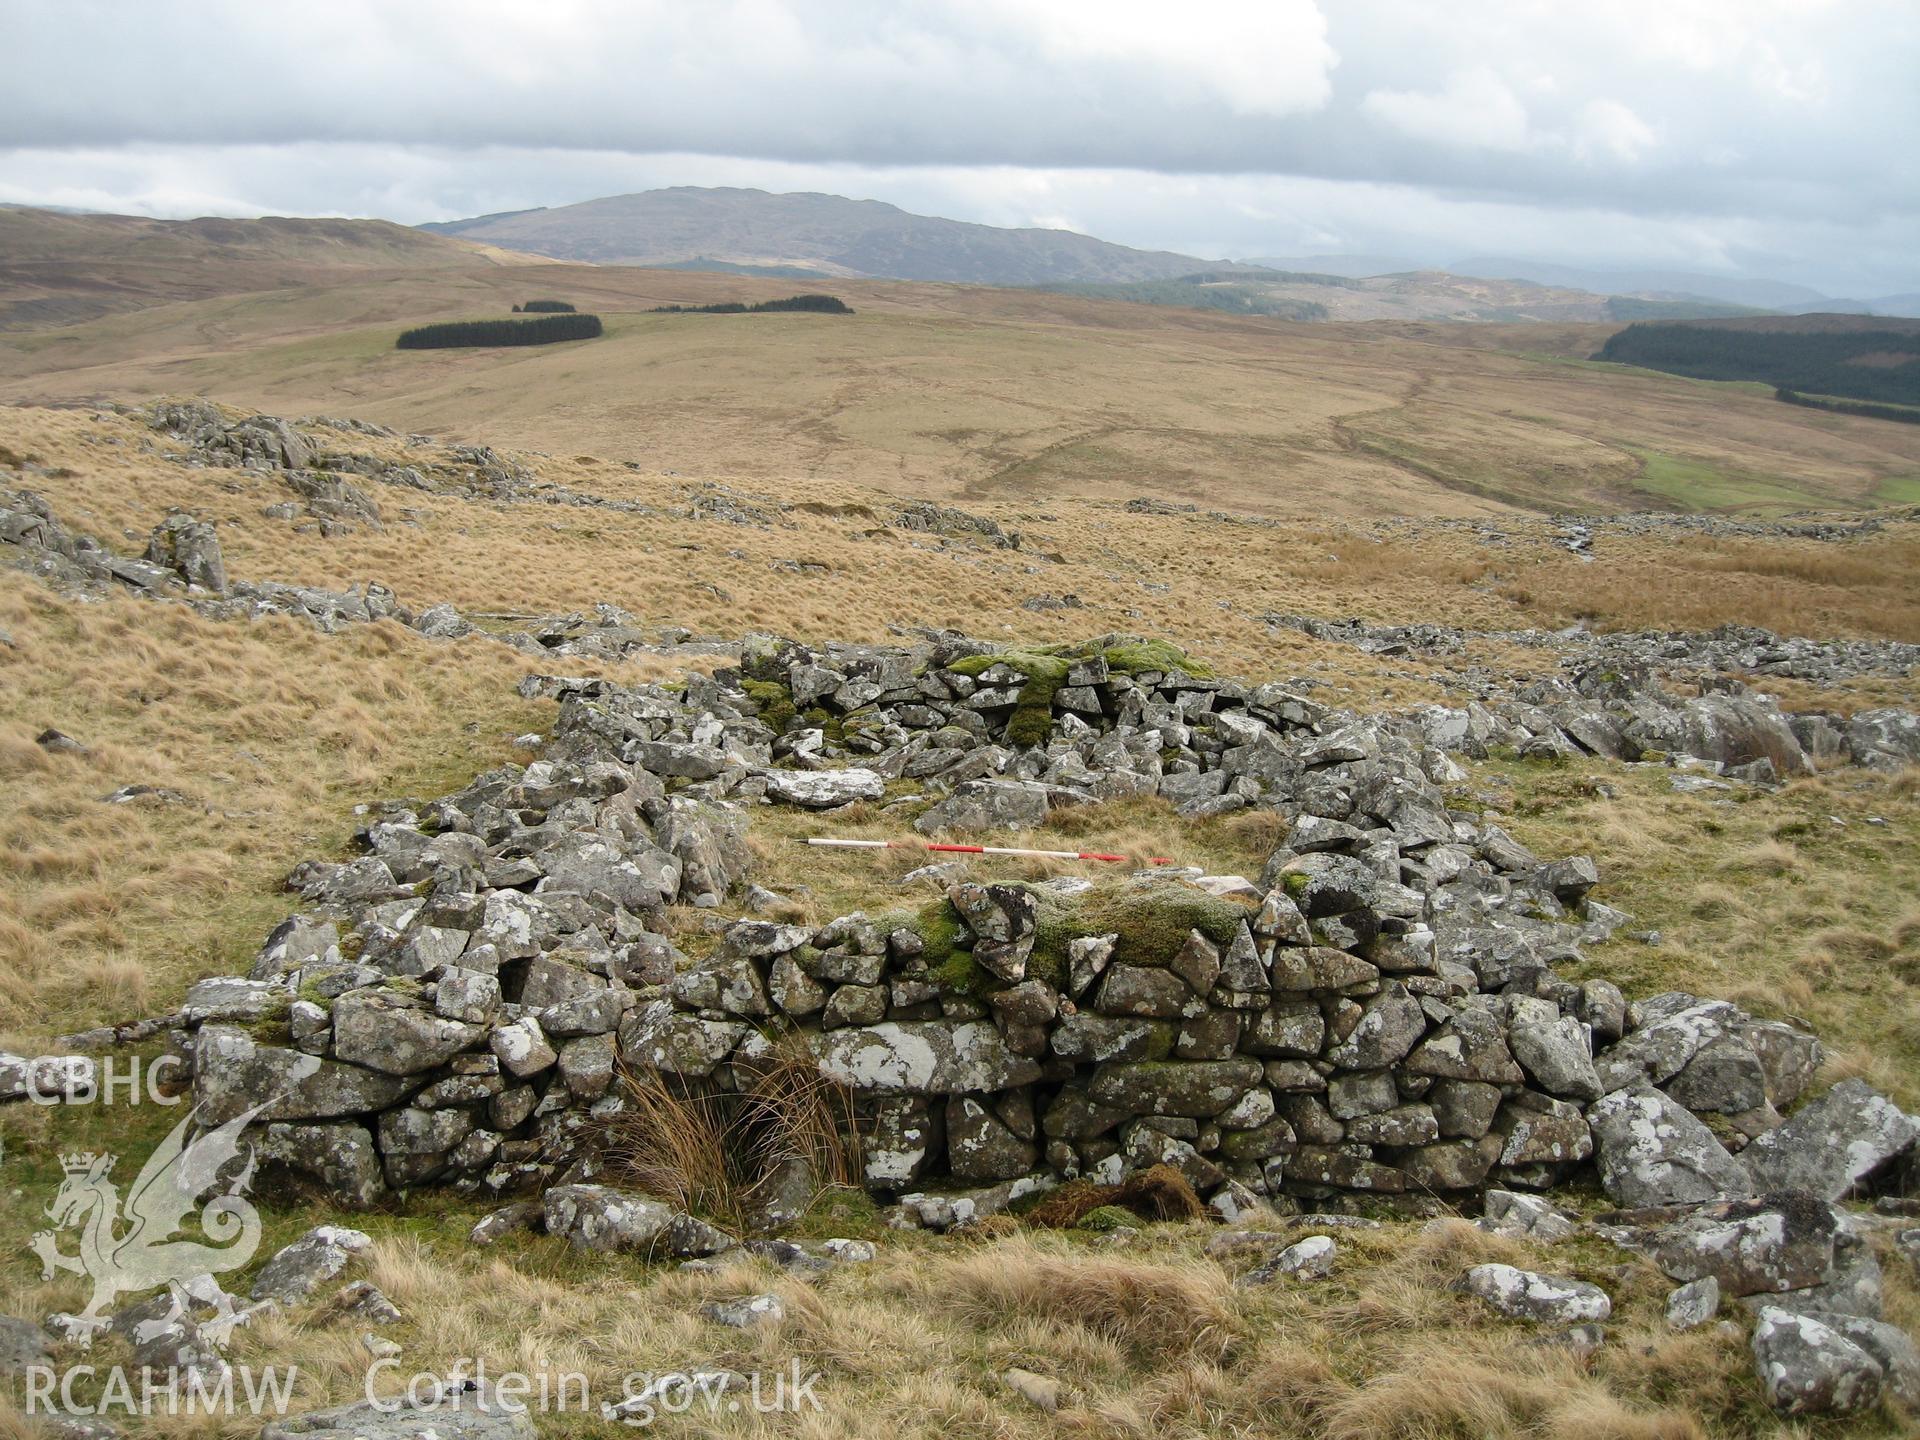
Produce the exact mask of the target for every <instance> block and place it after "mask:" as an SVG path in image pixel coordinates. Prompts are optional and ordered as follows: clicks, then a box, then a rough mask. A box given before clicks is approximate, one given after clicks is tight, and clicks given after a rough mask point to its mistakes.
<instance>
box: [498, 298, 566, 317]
mask: <svg viewBox="0 0 1920 1440" xmlns="http://www.w3.org/2000/svg"><path fill="white" fill-rule="evenodd" d="M523 311H524V312H525V313H526V314H528V315H571V314H573V313H574V310H573V306H571V305H569V304H568V303H567V302H566V301H564V300H529V301H527V303H526V304H524V305H516V306H514V307H513V313H514V314H516V315H518V314H520V313H522V312H523Z"/></svg>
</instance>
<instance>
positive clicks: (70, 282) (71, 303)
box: [0, 206, 522, 331]
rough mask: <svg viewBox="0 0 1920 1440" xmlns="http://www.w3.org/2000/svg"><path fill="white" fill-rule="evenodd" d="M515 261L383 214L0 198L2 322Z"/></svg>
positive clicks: (35, 323)
mask: <svg viewBox="0 0 1920 1440" xmlns="http://www.w3.org/2000/svg"><path fill="white" fill-rule="evenodd" d="M521 261H522V257H518V256H512V255H508V254H505V253H503V252H501V251H499V250H496V249H494V248H493V247H491V246H487V245H482V244H474V243H472V242H469V241H464V240H454V239H449V238H447V237H444V236H439V235H425V234H422V233H421V232H420V231H418V230H414V229H410V228H408V227H407V226H405V225H395V224H393V223H391V222H390V221H386V220H332V219H302V218H288V217H279V216H271V217H268V218H265V219H260V220H226V219H203V220H153V219H149V218H147V217H146V216H139V215H89V214H77V213H69V212H62V211H53V210H33V209H28V208H25V207H21V206H0V331H5V330H29V329H46V328H49V327H52V326H60V325H72V324H77V323H79V322H81V321H85V320H91V319H95V318H97V317H99V316H103V315H112V314H117V313H120V312H123V311H128V310H138V309H141V308H144V307H146V306H149V305H161V304H167V303H170V302H173V301H180V300H193V299H201V298H206V297H210V296H216V295H232V294H241V293H247V292H254V291H261V290H275V289H280V288H283V287H286V286H293V285H306V284H313V283H321V282H324V281H325V280H327V279H329V278H334V277H338V276H341V275H347V274H357V275H372V274H402V273H406V272H409V271H416V270H454V269H464V268H468V267H471V266H476V265H478V266H488V265H511V264H516V263H521Z"/></svg>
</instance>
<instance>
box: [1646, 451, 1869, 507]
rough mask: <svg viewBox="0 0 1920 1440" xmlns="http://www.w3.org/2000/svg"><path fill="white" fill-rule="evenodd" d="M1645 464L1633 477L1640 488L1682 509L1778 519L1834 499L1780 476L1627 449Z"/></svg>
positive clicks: (1657, 452) (1681, 456)
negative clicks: (1717, 511) (1793, 511)
mask: <svg viewBox="0 0 1920 1440" xmlns="http://www.w3.org/2000/svg"><path fill="white" fill-rule="evenodd" d="M1625 448H1626V449H1627V450H1629V451H1631V452H1632V453H1633V454H1634V455H1635V456H1636V457H1637V458H1638V459H1639V461H1640V473H1639V474H1638V475H1636V476H1635V477H1634V479H1633V482H1632V483H1633V486H1634V488H1635V489H1636V490H1639V491H1642V492H1643V493H1645V494H1648V495H1653V496H1656V497H1658V498H1659V499H1662V500H1665V501H1667V502H1669V503H1670V504H1673V505H1675V506H1678V507H1679V508H1680V509H1682V510H1719V511H1737V512H1740V513H1743V514H1753V515H1777V514H1782V513H1785V512H1786V511H1789V510H1809V509H1820V508H1831V507H1832V506H1833V505H1834V504H1835V503H1836V501H1835V499H1834V497H1833V496H1831V495H1822V494H1820V493H1819V492H1817V491H1813V490H1808V489H1804V488H1803V487H1801V486H1799V485H1796V484H1794V483H1793V482H1792V481H1790V480H1783V479H1780V478H1779V477H1777V476H1768V475H1756V474H1754V473H1753V472H1751V471H1744V470H1731V469H1724V468H1722V467H1720V466H1717V465H1710V464H1708V463H1707V462H1706V461H1704V460H1693V459H1689V458H1687V457H1686V456H1683V455H1674V454H1670V453H1668V452H1666V451H1664V450H1647V449H1642V448H1640V447H1639V446H1634V445H1629V446H1626V447H1625Z"/></svg>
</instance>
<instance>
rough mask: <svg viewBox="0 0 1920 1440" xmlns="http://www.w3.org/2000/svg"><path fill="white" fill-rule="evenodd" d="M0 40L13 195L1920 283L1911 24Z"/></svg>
mask: <svg viewBox="0 0 1920 1440" xmlns="http://www.w3.org/2000/svg"><path fill="white" fill-rule="evenodd" d="M0 30H4V32H5V33H6V34H7V36H8V40H9V48H10V51H11V57H10V59H11V64H10V67H9V92H10V93H9V97H8V103H7V104H6V106H5V107H0V147H10V153H9V152H8V151H6V150H0V195H5V196H6V197H7V198H15V199H34V198H39V199H51V198H53V195H52V194H51V193H50V191H51V190H62V191H65V192H82V191H91V192H97V193H98V194H99V195H100V196H101V197H102V198H101V199H100V200H98V201H91V202H90V201H73V202H69V203H111V204H117V205H118V206H119V207H120V208H129V207H131V208H146V209H155V210H164V211H166V212H167V213H180V212H181V211H183V210H192V209H196V208H198V209H205V210H227V211H232V210H242V211H244V210H247V209H250V208H251V209H293V210H307V211H312V210H320V211H334V212H338V211H343V210H345V211H355V210H369V209H377V210H379V212H380V213H386V214H391V215H393V216H395V217H396V218H406V219H424V218H436V217H439V216H444V215H447V214H453V213H462V212H471V211H472V210H475V209H493V208H511V207H513V206H516V205H525V204H538V203H564V202H565V201H567V200H572V199H582V198H587V196H589V195H592V194H599V193H608V192H610V191H614V190H619V189H632V188H642V187H643V186H644V185H645V184H649V183H672V182H664V181H663V180H661V179H659V178H656V177H664V176H669V175H670V176H672V177H674V180H675V181H677V182H678V183H749V184H763V185H767V186H768V187H769V188H793V187H792V185H791V184H790V183H788V182H787V181H786V180H784V179H783V178H782V177H787V176H796V175H819V176H827V177H839V180H840V181H841V182H842V183H839V184H831V185H829V184H822V185H821V186H820V187H819V188H836V189H846V190H850V191H853V192H854V193H859V194H865V195H874V196H878V197H880V198H886V199H892V200H895V201H896V202H898V203H902V204H906V205H908V206H909V208H919V209H934V210H943V211H944V212H945V213H956V212H957V213H958V214H959V216H960V218H969V219H976V218H977V219H986V220H994V221H996V222H997V223H1007V222H1009V221H1020V220H1025V221H1033V220H1041V221H1048V222H1051V221H1055V220H1059V221H1065V222H1070V223H1073V224H1076V225H1078V226H1080V227H1081V228H1087V229H1091V230H1095V231H1096V233H1103V234H1106V235H1108V236H1109V238H1114V239H1120V240H1125V241H1128V242H1129V243H1134V244H1140V245H1148V246H1157V245H1163V244H1172V243H1176V240H1177V239H1178V235H1176V234H1169V233H1168V232H1169V231H1170V230H1172V231H1176V232H1178V234H1183V235H1185V236H1187V237H1189V238H1188V239H1187V240H1186V241H1184V242H1182V248H1190V247H1192V246H1195V245H1197V244H1199V243H1200V242H1201V241H1209V242H1211V243H1210V245H1209V248H1212V249H1221V248H1224V249H1227V250H1228V251H1229V253H1230V252H1231V250H1234V249H1238V250H1240V251H1241V252H1242V253H1245V252H1247V251H1265V252H1268V253H1273V252H1283V251H1286V250H1290V249H1295V248H1301V247H1300V246H1298V245H1296V244H1294V243H1292V242H1290V241H1288V240H1286V239H1284V238H1280V237H1282V236H1285V235H1289V234H1291V235H1297V236H1301V237H1310V236H1313V235H1320V236H1324V237H1326V246H1327V248H1346V247H1349V246H1358V245H1362V244H1365V245H1368V246H1371V245H1373V244H1375V243H1385V241H1384V240H1377V241H1376V240H1370V239H1363V238H1362V237H1364V236H1376V237H1387V236H1393V235H1397V236H1398V237H1399V241H1398V244H1397V246H1396V248H1398V249H1401V250H1406V249H1408V248H1409V247H1416V248H1418V250H1419V251H1420V253H1422V254H1429V253H1433V252H1435V251H1439V252H1440V253H1441V254H1445V253H1447V252H1449V251H1451V252H1453V253H1458V252H1459V251H1460V250H1462V249H1467V250H1472V249H1481V250H1484V249H1505V248H1511V247H1510V246H1509V245H1508V244H1507V242H1506V240H1505V238H1504V237H1506V236H1509V235H1519V234H1525V235H1529V236H1537V237H1539V243H1540V244H1542V245H1546V246H1549V247H1550V248H1553V249H1555V250H1556V253H1560V254H1565V255H1568V256H1571V255H1572V254H1573V253H1574V252H1576V251H1578V250H1579V249H1580V248H1581V246H1582V245H1583V244H1584V245H1589V246H1598V245H1602V244H1604V245H1605V246H1608V247H1617V248H1620V249H1621V252H1622V253H1625V252H1626V251H1631V252H1632V253H1633V255H1634V256H1636V257H1647V256H1650V255H1651V254H1652V253H1654V252H1673V254H1674V256H1675V259H1676V261H1678V260H1679V259H1680V258H1681V257H1682V256H1695V257H1699V258H1697V259H1696V260H1694V261H1693V262H1692V263H1695V264H1712V265H1713V266H1714V267H1715V268H1720V267H1724V266H1742V265H1746V264H1748V263H1750V262H1754V261H1755V257H1766V260H1767V263H1777V264H1779V265H1784V266H1786V267H1795V268H1798V269H1799V270H1800V271H1801V272H1802V273H1813V272H1814V271H1815V270H1821V271H1823V272H1824V273H1827V274H1829V275H1836V276H1837V275H1840V274H1842V273H1847V272H1851V273H1853V274H1855V275H1857V276H1858V277H1860V278H1863V279H1864V278H1866V277H1869V276H1877V277H1881V278H1882V279H1884V278H1885V277H1887V276H1889V275H1892V274H1896V273H1897V274H1899V275H1902V276H1904V277H1906V278H1905V279H1904V280H1902V281H1901V282H1900V286H1899V287H1898V288H1910V287H1911V286H1913V285H1914V284H1915V283H1920V276H1916V275H1915V274H1914V269H1915V266H1914V263H1913V262H1912V261H1911V260H1905V259H1899V258H1894V259H1889V258H1888V257H1889V256H1893V257H1898V256H1900V255H1902V254H1904V255H1908V256H1910V255H1912V254H1914V253H1915V252H1917V251H1920V244H1917V243H1916V241H1920V159H1916V156H1915V152H1914V147H1913V145H1912V143H1911V141H1912V138H1913V137H1914V136H1915V135H1916V134H1920V86H1916V85H1915V84H1914V83H1913V76H1914V74H1915V73H1916V72H1917V71H1920V7H1916V6H1914V5H1912V4H1911V3H1910V0H1846V3H1839V0H1829V3H1819V0H1812V3H1809V0H1609V3H1608V4H1607V5H1604V6H1567V5H1559V4H1546V3H1531V0H1529V3H1520V0H1512V3H1502V4H1491V3H1489V4H1478V5H1476V4H1466V3H1463V4H1459V5H1440V6H1437V5H1433V4H1432V3H1430V0H1339V3H1334V0H1324V3H1323V4H1321V5H1320V6H1318V7H1316V5H1315V4H1313V3H1312V0H1190V3H1188V4H1186V5H1184V6H1180V7H1177V9H1175V8H1172V7H1168V6H1166V5H1165V4H1164V0H917V3H897V0H896V3H888V0H839V3H827V0H711V3H706V4H695V5H689V4H685V3H684V0H682V3H672V4H669V3H664V0H548V3H524V4H518V3H512V0H493V3H488V4H485V5H482V4H480V3H479V0H409V3H407V4H392V3H384V0H334V3H331V4H329V5H326V6H291V5H281V4H277V3H260V0H179V3H174V4H169V5H126V4H122V3H115V0H65V3H56V0H0ZM294 156H300V157H303V158H302V159H300V160H299V161H298V162H297V163H295V162H293V160H292V158H291V157H294ZM276 157H277V160H276ZM328 157H330V158H328ZM539 157H546V158H539ZM694 157H702V158H694ZM355 159H357V160H358V161H359V162H362V163H368V164H374V165H377V166H378V167H380V168H378V169H376V170H374V171H371V172H369V173H365V174H356V173H355V171H354V168H353V163H352V161H353V160H355ZM1119 173H1126V174H1128V175H1131V176H1134V177H1136V178H1134V179H1132V180H1130V181H1128V182H1127V183H1126V184H1120V185H1116V184H1115V183H1114V182H1112V181H1111V179H1103V178H1102V177H1111V176H1112V175H1115V174H1119ZM626 177H632V178H630V179H629V178H626ZM1129 192H1131V194H1133V195H1136V196H1140V197H1152V199H1153V203H1154V204H1158V205H1162V206H1166V207H1170V208H1168V209H1164V210H1158V211H1156V210H1151V209H1149V208H1148V207H1147V206H1145V205H1142V204H1135V203H1132V202H1131V200H1130V199H1129V198H1128V196H1129ZM115 197H118V198H117V199H116V198H115ZM143 197H144V198H143ZM481 202H484V203H481ZM1299 206H1313V207H1317V209H1314V210H1310V211H1306V210H1300V209H1296V208H1294V207H1299ZM1369 206H1372V207H1386V208H1385V209H1384V210H1376V211H1375V212H1371V213H1370V212H1369V209H1368V207H1369ZM1256 214H1261V215H1265V216H1267V217H1268V218H1267V219H1265V220H1262V221H1256V220H1254V219H1253V216H1254V215H1256ZM1170 215H1171V216H1173V217H1176V219H1175V220H1174V221H1172V222H1170V220H1169V216H1170ZM1102 227H1105V228H1102ZM1262 231H1263V232H1264V233H1265V234H1266V235H1267V236H1268V237H1269V238H1267V239H1265V240H1261V239H1259V238H1258V234H1257V233H1256V232H1262ZM1443 237H1445V238H1443ZM1453 237H1458V238H1453ZM1804 247H1814V248H1804ZM1307 248H1316V247H1311V246H1309V247H1307ZM1836 252H1837V253H1836ZM1607 253H1609V254H1611V253H1614V250H1613V248H1609V249H1608V250H1607ZM1755 263H1757V262H1755Z"/></svg>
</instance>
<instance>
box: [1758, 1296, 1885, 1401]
mask: <svg viewBox="0 0 1920 1440" xmlns="http://www.w3.org/2000/svg"><path fill="white" fill-rule="evenodd" d="M1753 1364H1754V1369H1755V1371H1756V1372H1757V1373H1758V1374H1759V1377H1760V1385H1761V1389H1762V1390H1763V1391H1764V1392H1765V1394H1766V1397H1767V1403H1768V1404H1769V1405H1771V1406H1772V1407H1773V1408H1774V1409H1776V1410H1779V1411H1781V1412H1783V1413H1784V1414H1788V1415H1846V1414H1851V1413H1853V1412H1855V1411H1858V1410H1865V1409H1869V1408H1871V1407H1872V1406H1874V1405H1876V1404H1878V1403H1879V1401H1880V1393H1881V1390H1882V1388H1883V1386H1884V1383H1885V1374H1886V1372H1885V1369H1884V1367H1883V1366H1882V1365H1881V1364H1880V1362H1879V1361H1878V1360H1876V1359H1874V1357H1873V1356H1872V1355H1871V1354H1869V1353H1868V1352H1867V1351H1866V1350H1864V1349H1862V1348H1861V1347H1860V1346H1858V1345H1856V1344H1855V1343H1854V1342H1853V1341H1852V1340H1849V1339H1848V1338H1847V1337H1846V1336H1845V1335H1843V1334H1841V1333H1840V1332H1839V1331H1838V1330H1836V1329H1834V1328H1833V1327H1832V1326H1830V1325H1828V1324H1827V1323H1825V1322H1824V1321H1823V1320H1820V1319H1817V1318H1815V1317H1814V1316H1812V1315H1796V1314H1794V1313H1792V1312H1791V1311H1788V1310H1781V1309H1778V1308H1776V1307H1773V1306H1768V1307H1767V1308H1765V1309H1763V1310H1762V1311H1761V1312H1760V1316H1759V1320H1758V1322H1757V1323H1756V1324H1755V1325H1754V1329H1753Z"/></svg>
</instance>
